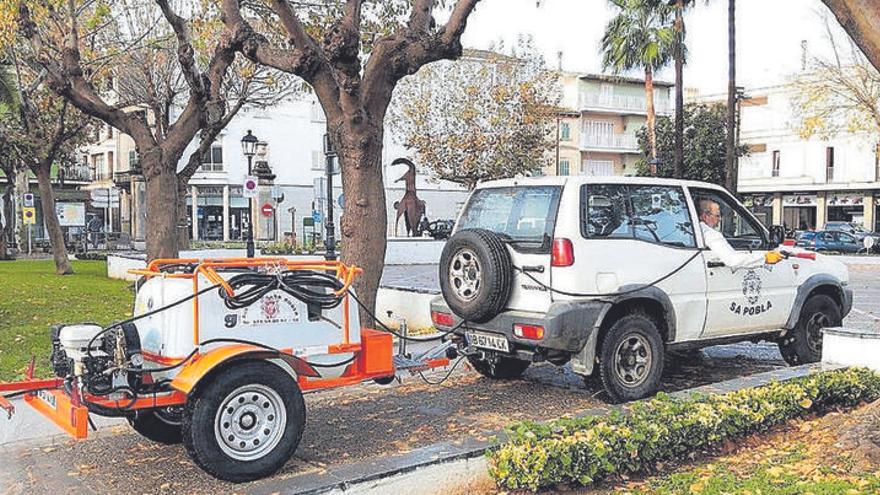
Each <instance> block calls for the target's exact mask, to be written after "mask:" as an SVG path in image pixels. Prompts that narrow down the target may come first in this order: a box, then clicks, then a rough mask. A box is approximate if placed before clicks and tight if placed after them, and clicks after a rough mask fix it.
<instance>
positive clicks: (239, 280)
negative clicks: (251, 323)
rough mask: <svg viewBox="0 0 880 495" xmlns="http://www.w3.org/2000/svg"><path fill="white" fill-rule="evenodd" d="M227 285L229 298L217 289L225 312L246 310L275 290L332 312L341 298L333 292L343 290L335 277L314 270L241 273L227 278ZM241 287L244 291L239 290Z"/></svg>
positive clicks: (224, 292)
mask: <svg viewBox="0 0 880 495" xmlns="http://www.w3.org/2000/svg"><path fill="white" fill-rule="evenodd" d="M228 283H229V286H230V287H232V290H233V291H234V292H235V294H234V295H232V296H230V295H229V294H227V293H226V291H225V290H223V289H221V290H220V297H221V298H223V301H224V302H225V303H226V307H227V308H229V309H242V308H246V307H248V306H250V305H252V304H254V303H255V302H257V301H259V300H260V299H262V298H263V296H265V295H266V294H268V293H270V292H272V291H275V290H281V291H284V292H285V293H287V294H290V295H291V296H293V297H294V298H296V299H298V300H300V301H302V302H304V303H306V304H308V305H317V306H319V307H320V308H321V309H333V308H335V307H336V306H338V305H339V303H340V302H342V296H337V295H336V293H335V292H336V291H338V290H340V289H342V288H343V287H344V285H343V283H342V282H341V281H340V280H339V279H338V278H336V276H334V275H331V274H329V273H324V272H319V271H314V270H308V271H305V270H287V271H283V272H281V273H278V274H266V273H242V274H240V275H236V276H234V277H232V278H230V279H229V281H228ZM243 287H246V289H244V290H240V289H241V288H243ZM328 289H329V290H328Z"/></svg>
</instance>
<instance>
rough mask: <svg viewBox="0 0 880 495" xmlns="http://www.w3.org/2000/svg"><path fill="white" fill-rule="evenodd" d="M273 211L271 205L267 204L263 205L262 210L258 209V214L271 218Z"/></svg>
mask: <svg viewBox="0 0 880 495" xmlns="http://www.w3.org/2000/svg"><path fill="white" fill-rule="evenodd" d="M274 211H275V210H274V209H273V208H272V205H270V204H269V203H263V206H262V208H260V212H261V213H262V214H263V216H264V217H271V216H272V213H273V212H274Z"/></svg>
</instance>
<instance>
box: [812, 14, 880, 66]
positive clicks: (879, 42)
mask: <svg viewBox="0 0 880 495" xmlns="http://www.w3.org/2000/svg"><path fill="white" fill-rule="evenodd" d="M822 1H823V2H824V3H825V5H826V6H827V7H828V8H829V9H830V10H831V12H832V13H833V14H834V17H836V18H837V21H838V22H839V23H840V25H841V26H843V29H844V30H846V33H847V34H848V35H849V36H850V38H852V39H853V41H854V42H855V43H856V45H858V47H859V48H860V49H861V50H862V53H864V54H865V56H866V57H867V58H868V60H869V61H870V62H871V65H873V66H874V68H875V69H877V70H880V4H878V3H877V0H822Z"/></svg>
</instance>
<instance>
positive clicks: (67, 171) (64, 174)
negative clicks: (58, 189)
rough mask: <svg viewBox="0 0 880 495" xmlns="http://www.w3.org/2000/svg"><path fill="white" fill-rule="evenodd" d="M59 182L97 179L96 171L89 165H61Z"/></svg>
mask: <svg viewBox="0 0 880 495" xmlns="http://www.w3.org/2000/svg"><path fill="white" fill-rule="evenodd" d="M57 180H58V181H59V182H61V181H63V182H92V181H93V180H95V171H94V170H92V168H91V167H89V166H87V165H81V166H68V167H61V168H59V170H58V175H57Z"/></svg>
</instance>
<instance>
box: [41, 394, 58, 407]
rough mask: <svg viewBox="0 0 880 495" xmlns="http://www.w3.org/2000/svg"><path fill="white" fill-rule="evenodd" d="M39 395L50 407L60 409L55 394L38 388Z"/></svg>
mask: <svg viewBox="0 0 880 495" xmlns="http://www.w3.org/2000/svg"><path fill="white" fill-rule="evenodd" d="M37 397H38V398H40V400H42V401H43V402H45V403H46V404H48V405H49V407H51V408H52V409H58V400H57V399H56V398H55V394H53V393H51V392H49V391H48V390H38V391H37Z"/></svg>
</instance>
